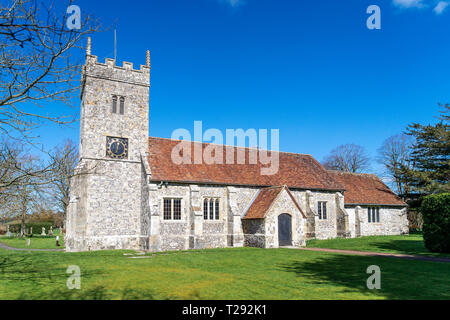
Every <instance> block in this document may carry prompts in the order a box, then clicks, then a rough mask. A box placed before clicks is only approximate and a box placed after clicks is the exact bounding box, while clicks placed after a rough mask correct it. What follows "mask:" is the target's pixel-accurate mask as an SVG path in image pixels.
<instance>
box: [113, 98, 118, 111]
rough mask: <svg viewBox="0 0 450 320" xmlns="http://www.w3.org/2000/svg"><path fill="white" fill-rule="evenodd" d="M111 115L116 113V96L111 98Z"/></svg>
mask: <svg viewBox="0 0 450 320" xmlns="http://www.w3.org/2000/svg"><path fill="white" fill-rule="evenodd" d="M112 113H117V96H113V103H112Z"/></svg>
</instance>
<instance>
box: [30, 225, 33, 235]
mask: <svg viewBox="0 0 450 320" xmlns="http://www.w3.org/2000/svg"><path fill="white" fill-rule="evenodd" d="M30 234H31V235H33V227H30Z"/></svg>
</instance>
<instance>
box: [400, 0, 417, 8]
mask: <svg viewBox="0 0 450 320" xmlns="http://www.w3.org/2000/svg"><path fill="white" fill-rule="evenodd" d="M392 3H393V4H394V5H395V6H397V7H400V8H423V7H424V4H423V0H393V1H392Z"/></svg>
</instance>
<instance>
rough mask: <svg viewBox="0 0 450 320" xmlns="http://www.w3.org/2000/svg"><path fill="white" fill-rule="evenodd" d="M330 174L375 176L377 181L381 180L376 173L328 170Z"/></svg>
mask: <svg viewBox="0 0 450 320" xmlns="http://www.w3.org/2000/svg"><path fill="white" fill-rule="evenodd" d="M326 170H327V171H328V172H330V173H341V174H351V175H354V176H373V177H375V178H377V179H380V178H379V177H378V176H377V175H376V174H375V173H364V172H347V171H342V170H328V169H326Z"/></svg>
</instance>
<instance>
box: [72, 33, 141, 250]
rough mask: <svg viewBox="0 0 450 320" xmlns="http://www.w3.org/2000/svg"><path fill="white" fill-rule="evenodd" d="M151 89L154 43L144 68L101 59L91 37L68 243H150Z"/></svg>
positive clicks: (80, 246)
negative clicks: (94, 52)
mask: <svg viewBox="0 0 450 320" xmlns="http://www.w3.org/2000/svg"><path fill="white" fill-rule="evenodd" d="M149 91H150V52H149V51H147V59H146V64H145V65H141V66H140V69H138V70H136V69H134V68H133V64H132V63H130V62H123V66H117V65H116V61H115V60H113V59H108V58H107V59H106V61H105V63H100V62H98V60H97V57H96V56H94V55H92V54H91V39H90V38H89V39H88V45H87V51H86V63H85V65H84V67H83V72H82V80H81V117H80V148H79V153H80V162H79V165H78V167H77V169H76V173H75V175H74V177H73V178H72V180H71V197H70V204H69V208H68V213H67V215H68V216H67V225H66V229H67V231H66V232H67V234H66V248H67V251H87V250H101V249H135V250H139V249H146V248H147V247H148V233H149V222H148V218H147V217H148V200H147V198H148V190H147V186H148V183H147V182H148V176H149V174H150V173H149V166H148V162H147V155H148V136H149Z"/></svg>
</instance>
